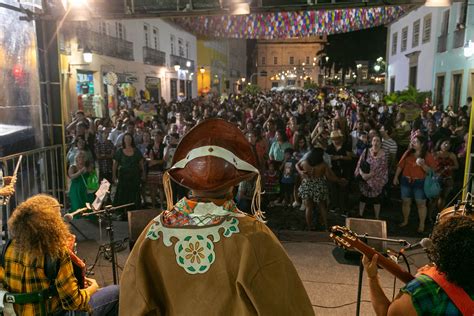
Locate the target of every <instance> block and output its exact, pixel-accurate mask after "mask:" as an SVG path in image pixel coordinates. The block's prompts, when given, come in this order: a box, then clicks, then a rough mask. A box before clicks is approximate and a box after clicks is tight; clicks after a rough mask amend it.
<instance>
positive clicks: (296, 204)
mask: <svg viewBox="0 0 474 316" xmlns="http://www.w3.org/2000/svg"><path fill="white" fill-rule="evenodd" d="M292 205H293V207H294V208H297V207H299V206H300V205H301V203H298V202H296V201H294V202H293V204H292Z"/></svg>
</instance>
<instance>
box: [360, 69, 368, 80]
mask: <svg viewBox="0 0 474 316" xmlns="http://www.w3.org/2000/svg"><path fill="white" fill-rule="evenodd" d="M361 73H362V79H364V80H367V79H368V78H369V70H368V69H362V71H361Z"/></svg>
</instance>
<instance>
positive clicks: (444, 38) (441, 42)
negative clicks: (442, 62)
mask: <svg viewBox="0 0 474 316" xmlns="http://www.w3.org/2000/svg"><path fill="white" fill-rule="evenodd" d="M447 44H448V34H444V35H441V36H438V53H443V52H445V51H446V48H447V46H448V45H447Z"/></svg>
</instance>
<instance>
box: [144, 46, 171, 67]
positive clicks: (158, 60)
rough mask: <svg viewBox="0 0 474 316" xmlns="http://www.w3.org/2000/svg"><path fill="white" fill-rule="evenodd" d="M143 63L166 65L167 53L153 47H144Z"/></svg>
mask: <svg viewBox="0 0 474 316" xmlns="http://www.w3.org/2000/svg"><path fill="white" fill-rule="evenodd" d="M143 63H145V64H150V65H155V66H165V65H166V53H165V52H162V51H159V50H156V49H153V48H151V47H146V46H144V47H143Z"/></svg>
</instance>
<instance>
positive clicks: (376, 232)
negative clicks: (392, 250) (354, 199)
mask: <svg viewBox="0 0 474 316" xmlns="http://www.w3.org/2000/svg"><path fill="white" fill-rule="evenodd" d="M346 227H347V228H349V229H350V230H351V231H352V232H354V233H355V234H357V235H365V234H367V237H378V238H387V222H385V221H380V220H375V219H365V218H352V217H348V218H346ZM360 239H361V241H364V240H363V238H360ZM366 243H367V244H368V245H369V246H370V247H372V248H374V249H375V250H377V251H379V252H382V253H384V252H385V250H386V249H387V242H385V241H380V240H370V239H369V240H367V241H366Z"/></svg>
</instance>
